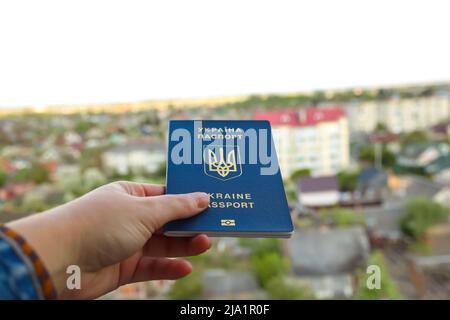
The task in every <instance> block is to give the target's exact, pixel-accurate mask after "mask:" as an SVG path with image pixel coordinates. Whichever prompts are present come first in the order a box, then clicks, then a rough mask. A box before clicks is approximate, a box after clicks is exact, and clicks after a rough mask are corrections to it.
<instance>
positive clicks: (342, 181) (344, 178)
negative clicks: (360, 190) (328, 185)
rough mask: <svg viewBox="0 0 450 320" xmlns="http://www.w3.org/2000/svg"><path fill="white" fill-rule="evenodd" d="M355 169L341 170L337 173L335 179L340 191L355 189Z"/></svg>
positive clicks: (356, 181)
mask: <svg viewBox="0 0 450 320" xmlns="http://www.w3.org/2000/svg"><path fill="white" fill-rule="evenodd" d="M358 175H359V173H358V172H357V171H341V172H339V173H338V174H337V181H338V184H339V189H340V190H341V191H355V189H356V186H357V184H358Z"/></svg>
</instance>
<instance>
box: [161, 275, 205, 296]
mask: <svg viewBox="0 0 450 320" xmlns="http://www.w3.org/2000/svg"><path fill="white" fill-rule="evenodd" d="M202 291H203V286H202V282H201V277H200V274H199V273H198V272H196V273H193V274H191V275H189V276H187V277H185V278H182V279H179V280H177V281H176V282H175V283H174V285H173V286H172V288H171V290H170V292H169V297H170V298H171V299H175V300H184V299H199V298H201V294H202Z"/></svg>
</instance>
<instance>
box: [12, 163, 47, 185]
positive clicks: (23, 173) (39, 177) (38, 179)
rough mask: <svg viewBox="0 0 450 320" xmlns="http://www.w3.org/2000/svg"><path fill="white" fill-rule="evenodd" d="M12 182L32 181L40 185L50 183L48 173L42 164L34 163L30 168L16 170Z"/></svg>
mask: <svg viewBox="0 0 450 320" xmlns="http://www.w3.org/2000/svg"><path fill="white" fill-rule="evenodd" d="M13 180H14V181H15V182H25V181H32V182H34V183H36V184H41V183H45V182H49V181H50V171H49V170H48V169H47V168H46V167H45V166H43V165H42V164H38V163H34V164H33V165H32V166H31V168H24V169H20V170H18V171H17V172H16V174H15V176H14V178H13Z"/></svg>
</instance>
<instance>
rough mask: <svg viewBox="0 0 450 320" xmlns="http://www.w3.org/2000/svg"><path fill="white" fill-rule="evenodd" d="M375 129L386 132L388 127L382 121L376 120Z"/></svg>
mask: <svg viewBox="0 0 450 320" xmlns="http://www.w3.org/2000/svg"><path fill="white" fill-rule="evenodd" d="M375 131H376V132H386V131H388V128H387V126H386V125H385V124H384V123H381V122H378V123H377V125H376V126H375Z"/></svg>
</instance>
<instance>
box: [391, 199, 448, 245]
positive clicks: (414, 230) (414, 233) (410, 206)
mask: <svg viewBox="0 0 450 320" xmlns="http://www.w3.org/2000/svg"><path fill="white" fill-rule="evenodd" d="M448 214H449V212H448V209H447V208H445V207H443V206H442V205H440V204H439V203H437V202H434V201H432V200H429V199H426V198H416V199H412V200H410V201H408V203H407V204H406V215H405V216H404V217H403V218H402V219H401V221H400V227H401V229H402V231H403V232H404V233H405V234H407V235H409V236H411V237H413V238H415V239H419V238H420V237H421V236H422V235H423V234H424V233H425V231H426V230H427V229H428V228H429V227H431V226H433V225H435V224H437V223H439V222H444V221H447V220H448V216H449V215H448Z"/></svg>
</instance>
